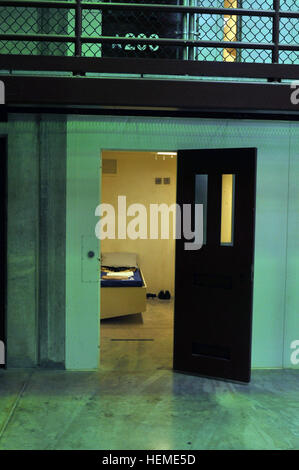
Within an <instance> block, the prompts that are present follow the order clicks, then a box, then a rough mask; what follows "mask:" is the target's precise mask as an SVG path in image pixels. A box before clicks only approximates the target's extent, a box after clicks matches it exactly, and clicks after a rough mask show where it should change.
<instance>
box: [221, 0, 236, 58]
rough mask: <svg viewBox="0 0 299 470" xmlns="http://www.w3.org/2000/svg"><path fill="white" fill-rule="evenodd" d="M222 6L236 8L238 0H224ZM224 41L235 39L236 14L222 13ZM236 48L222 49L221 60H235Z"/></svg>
mask: <svg viewBox="0 0 299 470" xmlns="http://www.w3.org/2000/svg"><path fill="white" fill-rule="evenodd" d="M224 8H238V0H224ZM223 33H224V38H223V39H224V41H229V42H233V41H236V40H237V15H224V29H223ZM236 59H237V50H236V49H234V48H225V49H223V60H224V61H225V62H235V61H236Z"/></svg>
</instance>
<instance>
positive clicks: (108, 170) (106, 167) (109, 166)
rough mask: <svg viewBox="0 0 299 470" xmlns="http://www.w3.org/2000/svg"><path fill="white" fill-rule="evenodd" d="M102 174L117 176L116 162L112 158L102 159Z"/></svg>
mask: <svg viewBox="0 0 299 470" xmlns="http://www.w3.org/2000/svg"><path fill="white" fill-rule="evenodd" d="M102 173H103V174H104V175H116V174H117V160H116V159H114V158H103V161H102Z"/></svg>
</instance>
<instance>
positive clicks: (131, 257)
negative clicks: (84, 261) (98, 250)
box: [101, 253, 138, 268]
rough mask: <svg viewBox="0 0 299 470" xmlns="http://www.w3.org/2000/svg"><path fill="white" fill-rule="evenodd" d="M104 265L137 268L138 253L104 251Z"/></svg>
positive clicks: (102, 258)
mask: <svg viewBox="0 0 299 470" xmlns="http://www.w3.org/2000/svg"><path fill="white" fill-rule="evenodd" d="M101 261H102V266H111V267H113V268H119V267H128V268H133V267H134V268H137V267H138V264H137V254H136V253H102V256H101Z"/></svg>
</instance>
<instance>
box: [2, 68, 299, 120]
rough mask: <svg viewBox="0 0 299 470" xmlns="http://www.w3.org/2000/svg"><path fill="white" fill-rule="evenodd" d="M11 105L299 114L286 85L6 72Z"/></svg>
mask: <svg viewBox="0 0 299 470" xmlns="http://www.w3.org/2000/svg"><path fill="white" fill-rule="evenodd" d="M1 80H3V81H4V83H5V94H6V104H7V105H35V106H49V105H59V106H98V107H103V106H108V107H115V108H121V107H130V108H140V107H145V108H170V109H172V110H186V109H188V110H193V111H194V110H201V109H206V110H215V109H224V110H236V111H238V110H247V111H255V112H264V111H267V112H273V111H274V112H277V111H279V112H298V111H299V105H294V104H292V102H291V93H292V92H293V91H294V90H293V89H291V88H290V86H289V85H287V84H281V83H271V84H270V83H244V82H216V81H213V82H212V81H188V80H149V79H117V78H112V79H108V78H107V79H106V78H100V79H99V78H82V77H76V78H67V77H66V78H61V77H36V76H34V77H31V76H5V75H3V76H1Z"/></svg>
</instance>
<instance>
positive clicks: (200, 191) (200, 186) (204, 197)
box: [195, 175, 208, 245]
mask: <svg viewBox="0 0 299 470" xmlns="http://www.w3.org/2000/svg"><path fill="white" fill-rule="evenodd" d="M195 204H202V205H203V244H204V245H205V244H206V243H207V214H208V175H195Z"/></svg>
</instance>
